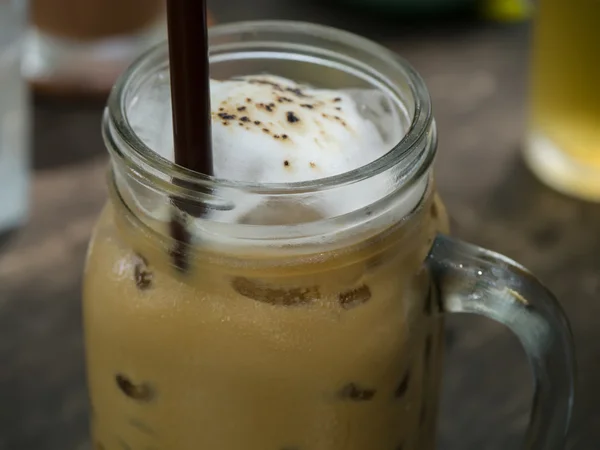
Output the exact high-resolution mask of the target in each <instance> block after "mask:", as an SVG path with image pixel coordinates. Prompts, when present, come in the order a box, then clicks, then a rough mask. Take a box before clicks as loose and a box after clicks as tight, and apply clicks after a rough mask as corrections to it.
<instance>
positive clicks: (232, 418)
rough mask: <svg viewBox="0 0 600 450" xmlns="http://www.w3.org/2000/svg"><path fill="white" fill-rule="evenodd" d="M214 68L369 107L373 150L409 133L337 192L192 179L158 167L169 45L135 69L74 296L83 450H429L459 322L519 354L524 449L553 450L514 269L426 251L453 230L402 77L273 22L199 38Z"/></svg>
mask: <svg viewBox="0 0 600 450" xmlns="http://www.w3.org/2000/svg"><path fill="white" fill-rule="evenodd" d="M211 67H212V75H213V77H215V78H217V79H228V78H231V77H235V76H239V75H243V74H254V73H257V72H267V73H272V74H275V75H280V76H283V77H288V78H294V79H301V80H302V81H305V82H307V83H310V84H312V85H315V86H319V87H327V88H338V89H339V88H372V89H376V90H378V91H380V92H383V93H385V95H386V96H388V97H389V98H391V99H392V100H393V105H394V108H396V113H397V114H391V111H390V117H391V118H393V120H392V122H390V123H389V124H388V125H389V127H390V128H389V129H387V130H383V132H392V131H393V130H392V128H395V129H402V130H407V131H406V133H405V134H404V136H403V138H402V139H401V140H399V142H398V143H397V145H395V146H394V148H393V149H392V150H391V151H390V152H389V153H387V154H386V155H385V156H383V157H381V158H380V159H378V160H376V161H374V162H372V163H370V164H368V165H367V166H364V167H361V168H359V169H356V170H353V171H350V172H348V173H344V174H342V175H339V176H335V177H330V178H325V179H320V180H316V181H310V182H302V183H290V184H251V183H241V182H236V181H232V180H225V179H217V178H214V177H208V176H205V175H202V174H199V173H194V172H191V171H189V170H186V169H183V168H181V167H178V166H176V165H175V164H173V163H171V162H169V161H168V160H167V159H165V158H163V157H161V156H160V155H159V153H160V152H161V148H160V147H161V146H169V145H172V144H170V142H171V141H170V136H167V137H165V136H162V135H161V134H162V133H163V132H164V127H161V126H160V124H161V123H162V122H164V121H165V120H166V118H167V117H168V116H169V115H170V110H169V108H170V104H169V97H168V96H169V76H168V55H167V48H166V46H162V47H159V48H157V49H155V50H154V51H152V52H151V53H149V54H147V55H145V56H144V57H143V58H142V59H141V60H139V61H138V62H137V63H136V64H135V65H134V66H133V67H132V68H130V70H129V71H128V72H127V73H126V74H125V75H124V76H123V78H122V79H121V80H120V81H119V83H118V85H117V87H116V88H115V89H114V90H113V93H112V95H111V98H110V100H109V105H108V109H107V111H106V114H105V117H104V124H103V131H104V137H105V142H106V145H107V147H108V150H109V152H110V154H111V161H112V164H111V171H110V174H109V178H108V181H109V187H110V200H109V204H108V205H107V207H106V208H105V209H104V211H103V213H102V215H101V217H100V220H99V223H98V225H97V227H96V230H95V232H94V235H93V237H92V241H91V244H90V249H89V255H88V261H87V265H86V272H85V283H84V324H85V336H86V348H87V369H88V376H89V389H90V397H91V404H92V408H93V414H92V420H93V424H92V430H93V441H94V444H95V445H96V447H97V448H102V449H112V448H152V447H156V448H168V449H170V450H192V449H198V448H210V449H219V450H239V449H241V448H244V449H246V450H265V449H275V450H283V449H302V450H309V449H315V450H380V449H381V450H383V449H400V448H401V449H403V450H416V449H419V450H433V449H434V448H435V427H436V416H437V406H438V402H439V391H440V381H441V377H442V373H441V367H442V353H443V315H444V313H445V312H456V311H462V312H476V313H478V314H482V315H487V316H489V317H492V318H494V319H496V320H499V321H502V322H504V323H506V324H507V325H508V326H509V327H511V329H513V331H514V332H515V333H516V334H517V335H518V336H519V337H520V338H521V340H522V342H523V343H524V345H525V348H526V350H527V352H528V353H529V355H530V356H531V358H532V362H533V365H534V367H535V373H536V376H537V379H538V382H539V384H538V386H537V393H538V401H537V402H536V409H535V411H534V413H533V421H534V422H533V428H532V429H533V430H534V431H532V432H531V433H530V436H529V439H530V440H531V439H535V442H536V444H535V445H532V446H530V447H528V448H533V449H540V450H541V449H544V450H549V449H552V450H554V449H556V450H558V449H561V450H562V446H561V443H562V442H564V441H563V440H564V434H565V430H566V426H567V425H568V418H569V414H570V402H571V400H572V381H573V380H572V370H573V361H572V354H571V341H570V334H569V330H568V326H567V324H566V321H565V319H564V316H563V315H562V312H561V311H560V308H559V307H558V305H557V303H556V301H555V299H554V298H553V297H552V296H551V295H550V294H548V293H547V291H545V290H544V289H543V287H542V286H541V285H540V284H539V283H538V282H537V281H536V280H535V279H534V278H533V277H532V276H531V275H530V274H528V273H525V269H523V268H522V267H520V266H518V265H516V263H512V262H511V261H509V260H508V259H506V258H504V257H502V256H500V255H496V254H493V253H491V252H488V251H485V250H482V249H479V248H476V247H472V246H469V245H468V244H463V243H460V242H457V241H454V240H451V239H450V238H448V237H445V236H443V235H440V234H438V233H440V232H441V233H445V232H447V231H448V229H447V228H448V224H447V219H446V213H445V210H444V207H443V205H442V203H441V202H440V200H439V198H438V197H437V195H436V194H435V189H434V183H433V180H432V174H431V164H432V161H433V158H434V154H435V149H436V143H437V142H436V130H435V123H434V121H433V118H432V115H431V104H430V100H429V96H428V93H427V90H426V88H425V86H424V84H423V81H422V79H421V78H420V77H419V76H418V74H417V73H416V72H415V71H414V70H413V69H412V68H411V67H410V66H409V65H408V64H407V63H406V62H405V61H403V60H401V59H400V58H398V57H396V56H395V55H394V54H392V53H391V52H389V51H387V50H386V49H384V48H382V47H380V46H379V45H377V44H374V43H371V42H369V41H367V40H364V39H362V38H360V37H357V36H354V35H351V34H348V33H344V32H341V31H337V30H333V29H330V28H325V27H320V26H315V25H308V24H301V23H288V22H260V23H244V24H232V25H228V26H219V27H216V28H214V29H213V30H212V32H211ZM286 95H287V94H286ZM295 95H301V93H289V97H290V100H291V101H301V99H299V98H298V99H296V98H295ZM242 125H243V124H242ZM149 145H150V146H149ZM217 151H218V149H217ZM182 204H186V205H188V206H189V205H190V204H202V209H203V210H204V211H205V214H204V215H203V216H202V217H201V218H197V217H192V216H190V215H188V214H186V213H185V212H184V211H182V210H181V209H179V205H182ZM248 204H252V205H255V206H254V208H253V210H251V211H246V212H245V213H244V214H241V215H238V216H235V213H236V211H237V210H239V209H241V210H244V208H245V205H248ZM187 210H189V209H187ZM206 211H208V212H206ZM232 217H238V219H236V220H232ZM173 218H176V220H174V219H173ZM174 228H177V230H178V231H179V234H180V235H186V236H187V238H186V239H185V241H182V240H175V239H173V238H172V237H171V235H172V233H173V231H174ZM508 287H510V288H511V289H512V290H513V291H511V292H514V293H515V294H514V295H513V296H512V297H511V296H507V295H508V294H507V291H506V288H508ZM476 294H485V295H476ZM517 294H519V295H520V296H519V297H517ZM550 337H551V338H552V339H550V340H547V338H550ZM550 387H551V389H550ZM540 427H541V429H543V430H544V431H543V432H542V433H541V434H540V435H538V434H535V432H536V431H537V430H540ZM119 446H120V447H119Z"/></svg>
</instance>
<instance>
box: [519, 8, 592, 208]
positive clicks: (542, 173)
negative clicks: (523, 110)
mask: <svg viewBox="0 0 600 450" xmlns="http://www.w3.org/2000/svg"><path fill="white" fill-rule="evenodd" d="M535 21H536V22H535V34H534V47H533V65H532V79H531V90H532V98H531V118H530V120H531V121H530V128H529V134H528V139H527V144H526V148H525V159H526V161H527V163H528V165H529V166H530V168H531V169H532V170H533V172H534V173H535V174H536V175H537V176H538V177H540V178H541V179H542V181H544V182H545V183H547V184H549V185H550V186H552V187H554V188H556V189H557V190H560V191H562V192H564V193H567V194H571V195H575V196H577V197H581V198H585V199H588V200H598V201H600V0H572V1H565V0H540V1H539V2H538V10H537V15H536V18H535Z"/></svg>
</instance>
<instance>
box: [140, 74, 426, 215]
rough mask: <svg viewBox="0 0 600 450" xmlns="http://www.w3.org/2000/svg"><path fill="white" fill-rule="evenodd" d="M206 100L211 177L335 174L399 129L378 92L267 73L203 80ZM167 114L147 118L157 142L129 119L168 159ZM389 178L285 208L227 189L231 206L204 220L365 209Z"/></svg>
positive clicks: (286, 178)
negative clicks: (208, 85)
mask: <svg viewBox="0 0 600 450" xmlns="http://www.w3.org/2000/svg"><path fill="white" fill-rule="evenodd" d="M162 96H163V97H164V93H163V94H162ZM156 101H160V99H158V98H157V99H156ZM211 105H212V114H211V116H212V133H213V161H214V175H215V176H216V177H217V178H222V179H228V180H233V181H240V182H251V183H292V182H301V181H310V180H315V179H320V178H325V177H330V176H334V175H339V174H342V173H345V172H348V171H351V170H354V169H357V168H360V167H362V166H364V165H366V164H368V163H370V162H372V161H374V160H376V159H378V158H379V157H381V156H383V155H384V154H385V153H387V152H388V151H389V150H391V149H392V148H393V146H394V145H395V144H397V143H398V142H399V141H400V140H401V139H402V137H403V136H404V134H405V133H406V131H407V130H406V129H403V127H402V126H400V124H401V123H402V120H401V119H400V115H401V114H405V111H402V106H401V105H400V104H398V103H396V102H394V101H393V100H392V99H391V97H390V96H388V95H387V94H386V93H384V92H382V91H379V90H375V89H369V90H367V89H351V90H330V89H316V88H313V87H308V86H304V85H300V84H298V83H295V82H294V81H291V80H288V79H285V78H281V77H276V76H272V75H253V76H246V77H240V78H236V79H231V80H227V81H217V80H211ZM139 108H140V109H142V108H143V106H142V105H139ZM165 109H166V108H165V107H164V106H163V107H162V110H163V112H164V110H165ZM167 112H168V114H162V117H161V118H160V119H158V120H159V122H160V124H158V123H156V120H155V121H154V122H152V123H154V126H159V127H160V128H161V129H162V132H161V133H160V134H158V142H157V140H156V139H154V142H151V141H152V140H153V139H151V138H150V139H148V138H145V136H147V137H148V136H149V134H148V133H150V134H153V135H155V136H156V132H153V131H149V130H148V129H147V127H148V122H146V125H143V122H142V121H141V120H137V127H136V126H135V123H133V121H132V125H133V126H134V129H136V132H138V134H139V135H140V137H141V138H142V139H144V140H145V141H146V142H147V144H148V145H149V146H150V147H151V148H153V149H156V151H157V153H159V154H161V155H162V156H163V157H165V158H167V159H169V160H171V161H173V159H174V152H173V140H172V119H171V117H170V111H167ZM154 118H156V115H154ZM144 128H145V129H146V130H145V131H144ZM145 133H146V134H145ZM148 141H150V142H148ZM152 144H155V145H152ZM391 183H392V180H388V179H382V178H379V179H378V180H367V181H362V182H360V183H357V184H356V185H354V186H347V187H345V188H344V191H343V195H340V194H339V193H337V195H336V193H335V192H332V193H329V194H323V193H319V194H315V195H314V196H312V197H310V196H308V197H303V198H302V199H301V200H299V202H298V203H294V202H295V201H296V200H289V202H287V204H286V205H284V206H285V207H282V205H283V203H282V202H278V203H270V204H267V205H265V204H259V200H257V198H256V197H254V196H251V195H247V194H244V193H241V192H228V193H227V198H228V199H230V200H233V203H234V204H235V208H234V209H233V210H230V211H214V212H211V213H210V218H211V219H212V220H215V221H217V222H227V223H235V222H239V221H240V220H243V218H245V217H247V216H248V215H249V214H252V212H253V211H255V212H258V214H259V215H262V216H267V215H268V216H270V217H273V216H276V215H277V209H278V208H281V214H286V215H289V211H290V206H291V207H292V208H293V207H294V206H297V207H298V208H302V209H305V210H313V211H315V212H316V215H317V216H320V217H333V216H336V215H341V214H345V213H348V212H351V211H353V210H356V209H359V208H362V207H365V206H368V205H369V204H371V203H373V202H374V201H376V200H377V199H378V198H380V197H381V196H382V195H384V194H385V192H387V189H388V188H389V185H390V184H391ZM425 186H426V182H423V183H420V184H419V185H418V186H416V187H415V188H413V189H411V190H410V191H409V193H407V197H406V202H405V203H406V205H405V208H402V209H406V214H408V213H409V212H410V211H411V210H412V209H414V207H415V206H416V205H417V204H418V202H419V201H420V199H421V197H422V195H423V192H424V190H425ZM216 194H217V195H219V192H218V191H217V192H216ZM285 211H288V213H286V212H285ZM161 215H162V214H161ZM309 215H310V214H309ZM252 222H257V223H260V220H259V221H256V220H252Z"/></svg>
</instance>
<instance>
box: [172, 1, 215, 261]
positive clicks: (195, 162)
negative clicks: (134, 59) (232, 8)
mask: <svg viewBox="0 0 600 450" xmlns="http://www.w3.org/2000/svg"><path fill="white" fill-rule="evenodd" d="M167 19H168V30H169V59H170V70H171V98H172V103H173V138H174V144H175V163H176V164H178V165H180V166H182V167H185V168H186V169H190V170H193V171H195V172H200V173H203V174H206V175H212V174H213V163H212V133H211V110H210V69H209V62H208V31H207V19H208V18H207V9H206V0H167ZM179 184H181V183H179ZM173 203H174V204H175V205H176V206H177V207H179V208H181V209H182V210H184V211H186V212H187V213H189V214H193V215H195V216H201V215H204V213H205V208H200V211H198V207H197V205H196V206H194V205H192V204H188V203H187V202H182V201H180V200H176V199H174V201H173ZM171 236H172V237H173V239H174V240H175V242H176V245H175V247H174V248H173V249H172V252H171V253H172V256H173V261H174V263H175V265H176V267H177V268H178V269H180V270H181V271H185V270H186V269H187V267H188V261H187V258H186V255H185V248H186V247H187V245H188V244H189V241H190V237H191V236H190V234H189V232H188V231H187V228H186V225H185V222H184V220H183V218H182V217H181V215H179V214H175V215H174V216H173V218H172V220H171Z"/></svg>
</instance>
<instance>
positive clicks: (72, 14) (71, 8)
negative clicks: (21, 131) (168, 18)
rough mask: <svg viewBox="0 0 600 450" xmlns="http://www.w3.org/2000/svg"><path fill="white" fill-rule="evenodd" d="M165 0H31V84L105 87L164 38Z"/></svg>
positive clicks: (71, 89) (67, 89)
mask: <svg viewBox="0 0 600 450" xmlns="http://www.w3.org/2000/svg"><path fill="white" fill-rule="evenodd" d="M164 8H165V2H164V0H32V1H31V26H30V30H29V33H28V38H27V42H26V49H25V58H24V71H25V75H26V76H27V78H28V79H29V80H30V81H31V83H32V85H33V86H34V87H35V89H36V90H42V91H50V92H52V93H75V94H86V93H107V92H108V91H109V90H110V88H111V87H112V85H113V84H114V82H115V79H116V78H117V76H118V75H119V74H120V73H121V72H122V71H123V69H124V68H125V67H126V66H127V65H128V64H129V63H130V62H131V60H132V59H134V58H135V57H136V56H137V55H138V54H139V53H141V52H143V51H145V50H147V49H148V48H149V47H150V46H152V45H153V44H155V43H157V42H159V41H161V40H163V39H165V37H166V32H165V21H164Z"/></svg>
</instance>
